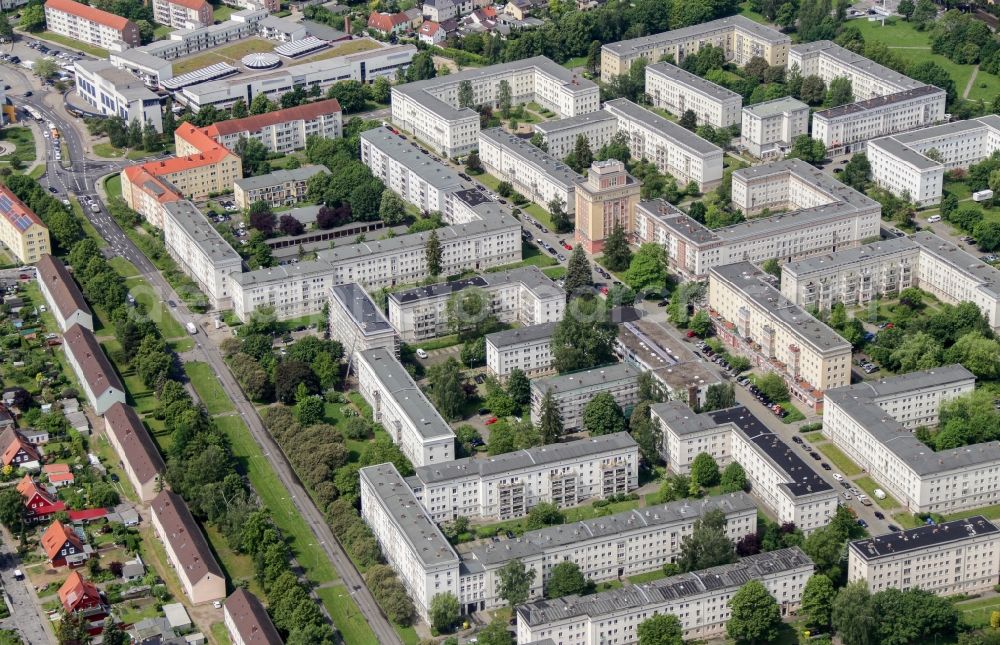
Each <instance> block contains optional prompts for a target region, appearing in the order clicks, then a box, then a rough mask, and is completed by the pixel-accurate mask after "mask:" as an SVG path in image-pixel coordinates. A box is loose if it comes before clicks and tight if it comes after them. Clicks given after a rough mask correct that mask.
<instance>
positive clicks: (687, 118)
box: [678, 110, 698, 132]
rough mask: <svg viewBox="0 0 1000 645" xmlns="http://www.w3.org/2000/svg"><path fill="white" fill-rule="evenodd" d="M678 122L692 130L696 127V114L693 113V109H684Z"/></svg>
mask: <svg viewBox="0 0 1000 645" xmlns="http://www.w3.org/2000/svg"><path fill="white" fill-rule="evenodd" d="M678 124H679V125H680V126H681V127H682V128H684V129H686V130H690V131H691V132H694V131H695V130H697V129H698V115H697V114H695V113H694V110H684V114H682V115H681V120H680V121H678Z"/></svg>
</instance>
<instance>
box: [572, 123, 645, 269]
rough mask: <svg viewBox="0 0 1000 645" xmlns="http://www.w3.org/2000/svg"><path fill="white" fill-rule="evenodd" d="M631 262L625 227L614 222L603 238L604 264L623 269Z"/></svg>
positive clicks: (610, 267) (611, 267) (608, 266)
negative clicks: (604, 238) (605, 237)
mask: <svg viewBox="0 0 1000 645" xmlns="http://www.w3.org/2000/svg"><path fill="white" fill-rule="evenodd" d="M580 136H583V135H580ZM631 262H632V250H631V249H630V248H629V247H628V239H627V238H626V236H625V228H624V227H623V226H622V225H621V222H615V227H614V228H613V229H612V230H611V233H610V235H608V237H607V239H606V240H604V266H606V267H607V268H608V269H610V270H611V271H624V270H625V269H628V268H629V264H630V263H631Z"/></svg>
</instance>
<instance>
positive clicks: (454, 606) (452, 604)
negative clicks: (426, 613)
mask: <svg viewBox="0 0 1000 645" xmlns="http://www.w3.org/2000/svg"><path fill="white" fill-rule="evenodd" d="M461 615H462V609H461V607H459V604H458V598H456V597H455V594H452V593H450V592H449V593H439V594H437V595H435V596H434V597H433V598H432V599H431V608H430V619H431V627H433V628H434V629H436V630H437V631H439V632H448V631H451V628H452V626H453V625H454V624H455V623H457V622H458V618H459V617H460V616H461Z"/></svg>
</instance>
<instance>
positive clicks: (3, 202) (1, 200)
mask: <svg viewBox="0 0 1000 645" xmlns="http://www.w3.org/2000/svg"><path fill="white" fill-rule="evenodd" d="M13 207H14V203H13V202H11V201H10V198H9V197H7V196H6V195H0V211H3V212H4V213H9V212H10V209H11V208H13Z"/></svg>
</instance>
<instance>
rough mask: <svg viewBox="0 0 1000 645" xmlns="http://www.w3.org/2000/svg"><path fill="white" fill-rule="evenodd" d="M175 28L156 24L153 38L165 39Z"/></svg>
mask: <svg viewBox="0 0 1000 645" xmlns="http://www.w3.org/2000/svg"><path fill="white" fill-rule="evenodd" d="M173 30H174V28H173V27H171V26H170V25H156V27H155V28H154V29H153V40H165V39H166V37H167V36H169V35H170V32H171V31H173Z"/></svg>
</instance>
